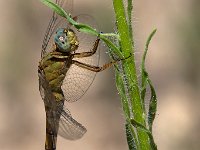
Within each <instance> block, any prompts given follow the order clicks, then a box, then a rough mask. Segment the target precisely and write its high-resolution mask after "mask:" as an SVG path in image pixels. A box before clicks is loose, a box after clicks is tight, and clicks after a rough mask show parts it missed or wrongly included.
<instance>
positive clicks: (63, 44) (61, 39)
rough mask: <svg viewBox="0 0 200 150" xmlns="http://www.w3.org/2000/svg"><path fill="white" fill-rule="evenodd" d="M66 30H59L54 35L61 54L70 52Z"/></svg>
mask: <svg viewBox="0 0 200 150" xmlns="http://www.w3.org/2000/svg"><path fill="white" fill-rule="evenodd" d="M66 32H67V31H66V29H63V28H59V29H57V31H56V34H55V35H54V42H55V43H56V45H57V46H58V50H59V51H61V52H69V51H70V41H69V40H68V37H67V33H66Z"/></svg>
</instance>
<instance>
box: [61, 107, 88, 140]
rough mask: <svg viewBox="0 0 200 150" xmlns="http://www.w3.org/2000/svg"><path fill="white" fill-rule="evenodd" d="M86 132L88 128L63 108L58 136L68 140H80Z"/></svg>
mask: <svg viewBox="0 0 200 150" xmlns="http://www.w3.org/2000/svg"><path fill="white" fill-rule="evenodd" d="M86 132H87V130H86V128H85V127H84V126H83V125H81V124H80V123H78V122H77V121H76V120H74V119H73V118H72V116H71V114H70V112H69V110H68V109H67V108H65V107H63V111H62V113H61V117H60V122H59V130H58V134H59V135H60V136H62V137H63V138H65V139H68V140H77V139H80V138H81V137H82V136H83V135H84V134H85V133H86Z"/></svg>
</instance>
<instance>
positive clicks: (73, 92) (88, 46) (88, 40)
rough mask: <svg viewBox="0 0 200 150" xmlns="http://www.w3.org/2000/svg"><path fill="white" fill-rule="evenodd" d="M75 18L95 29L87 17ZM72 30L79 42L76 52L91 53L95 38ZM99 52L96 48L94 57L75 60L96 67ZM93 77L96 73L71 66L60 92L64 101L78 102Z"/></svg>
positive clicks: (93, 23) (92, 21)
mask: <svg viewBox="0 0 200 150" xmlns="http://www.w3.org/2000/svg"><path fill="white" fill-rule="evenodd" d="M77 18H78V20H77V21H78V22H81V23H85V22H88V23H87V24H91V26H92V27H94V28H96V27H97V26H96V23H95V22H94V19H93V18H92V17H91V16H89V15H79V16H77ZM72 29H73V28H72ZM73 30H74V31H75V32H76V35H77V37H78V40H79V48H78V50H77V51H76V52H77V53H81V52H88V51H91V50H92V48H93V44H94V42H95V40H96V39H97V37H95V36H91V35H89V34H86V33H81V32H78V31H77V30H76V29H73ZM99 51H100V50H99V48H98V50H97V52H96V53H95V54H94V55H92V56H90V57H84V58H76V60H77V61H79V62H82V63H86V64H89V65H93V66H98V64H99V57H100V54H99ZM95 76H96V72H92V71H89V70H87V69H83V68H80V67H78V66H76V65H72V66H71V67H70V69H69V70H68V72H67V74H66V77H65V80H64V81H63V84H62V90H63V92H64V95H65V98H66V101H68V102H74V101H77V100H79V99H80V98H81V97H82V96H83V95H84V94H85V93H86V91H87V90H88V88H89V87H90V85H91V84H92V82H93V80H94V78H95Z"/></svg>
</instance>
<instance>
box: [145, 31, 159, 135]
mask: <svg viewBox="0 0 200 150" xmlns="http://www.w3.org/2000/svg"><path fill="white" fill-rule="evenodd" d="M155 33H156V29H155V30H153V32H152V33H151V34H150V36H149V38H148V39H147V42H146V46H145V51H144V54H143V59H142V66H141V69H142V90H141V98H142V100H143V104H144V103H145V102H144V101H145V95H146V88H147V85H149V86H150V89H151V99H150V104H149V111H148V125H149V129H150V131H152V125H153V121H154V119H155V115H156V110H157V96H156V92H155V89H154V87H153V85H152V82H151V80H150V78H149V75H148V72H147V71H146V68H145V60H146V55H147V51H148V49H149V43H150V41H151V39H152V37H153V36H154V35H155Z"/></svg>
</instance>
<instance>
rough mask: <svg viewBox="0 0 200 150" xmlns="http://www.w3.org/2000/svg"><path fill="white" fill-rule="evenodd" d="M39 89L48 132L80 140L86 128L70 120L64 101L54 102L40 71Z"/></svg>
mask: <svg viewBox="0 0 200 150" xmlns="http://www.w3.org/2000/svg"><path fill="white" fill-rule="evenodd" d="M39 89H40V93H41V96H42V98H43V100H44V104H45V111H46V117H47V118H46V119H47V121H48V123H49V126H48V127H49V128H50V129H48V130H50V131H52V132H53V133H54V134H56V135H57V133H59V135H61V136H62V137H64V138H66V139H68V140H76V139H79V138H81V137H82V136H83V135H84V134H85V133H86V132H87V130H86V128H85V127H84V126H83V125H81V124H80V123H78V122H77V121H76V120H75V119H73V118H72V116H71V113H70V111H69V110H68V109H67V108H65V106H64V100H63V101H59V102H58V101H56V100H55V97H54V96H53V94H52V91H51V89H50V88H49V85H48V82H47V81H46V80H45V76H44V74H43V73H42V72H41V71H40V72H39Z"/></svg>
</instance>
